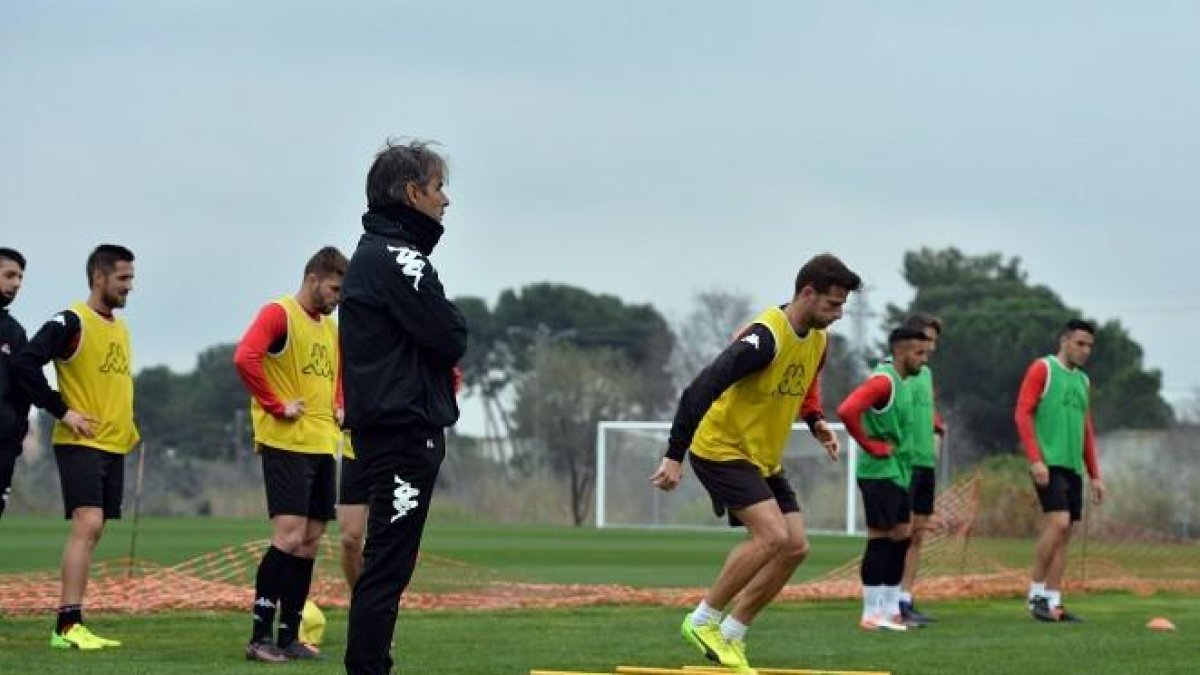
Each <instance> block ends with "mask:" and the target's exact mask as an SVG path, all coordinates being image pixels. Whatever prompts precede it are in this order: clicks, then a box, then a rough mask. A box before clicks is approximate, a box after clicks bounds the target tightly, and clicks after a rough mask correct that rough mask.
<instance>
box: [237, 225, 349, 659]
mask: <svg viewBox="0 0 1200 675" xmlns="http://www.w3.org/2000/svg"><path fill="white" fill-rule="evenodd" d="M345 273H346V257H345V256H344V255H342V254H341V252H340V251H338V250H337V249H336V248H334V247H332V246H327V247H325V248H322V249H321V250H319V251H317V253H316V254H315V255H313V257H312V258H311V259H310V260H309V261H308V264H306V265H305V266H304V278H303V281H302V282H301V285H300V290H298V291H297V292H296V293H295V294H294V295H289V296H284V297H282V298H279V299H277V300H274V301H272V302H270V303H268V304H267V305H265V306H264V307H263V308H262V310H260V311H259V313H258V316H257V317H256V318H255V319H254V323H252V324H251V325H250V327H249V328H248V329H247V330H246V334H245V336H243V337H242V340H241V342H240V343H238V346H237V350H236V351H235V352H234V355H233V362H234V365H235V366H236V367H237V372H238V375H239V376H241V378H242V382H243V383H245V385H246V388H247V389H248V390H249V391H250V394H251V399H250V417H251V420H252V422H253V425H254V443H255V448H256V449H257V450H258V453H259V456H260V457H262V467H263V480H264V482H265V483H266V492H267V513H268V515H269V516H270V518H271V528H272V532H271V546H270V548H268V549H267V552H266V554H265V555H264V556H263V558H262V561H261V562H260V563H259V566H258V572H257V574H256V576H255V581H254V606H253V608H252V616H253V627H252V630H251V633H250V642H249V643H248V644H247V645H246V658H247V659H248V660H251V661H264V662H269V663H279V662H283V661H287V660H288V659H311V658H316V657H317V655H318V652H317V649H316V648H315V647H314V646H312V645H308V644H305V643H304V642H302V641H300V640H299V639H298V634H299V630H300V621H301V612H302V611H303V609H304V602H305V600H307V598H308V589H309V586H310V585H311V583H312V573H313V563H314V560H315V558H316V555H317V545H318V544H319V543H320V539H321V535H322V534H324V533H325V524H326V522H328V521H330V520H333V518H334V501H335V499H336V488H337V485H336V476H335V473H336V466H335V463H334V459H333V455H334V451H335V450H336V448H337V445H338V441H339V438H340V436H341V430H340V429H339V427H338V422H339V420H340V418H341V410H340V408H341V403H340V401H339V400H338V396H337V392H338V391H339V388H338V365H337V364H338V335H337V324H336V323H335V322H334V320H333V318H332V317H331V316H330V314H332V313H333V311H334V310H335V309H337V306H338V302H339V300H340V299H341V292H342V277H343V276H345ZM277 607H278V609H279V614H280V616H279V632H278V639H277V640H275V639H272V637H271V634H272V631H273V629H274V623H275V610H276V608H277Z"/></svg>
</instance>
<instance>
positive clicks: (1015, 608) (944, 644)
mask: <svg viewBox="0 0 1200 675" xmlns="http://www.w3.org/2000/svg"><path fill="white" fill-rule="evenodd" d="M929 609H930V610H936V613H937V615H938V617H939V619H941V620H940V621H939V622H938V624H937V625H936V626H934V627H931V628H928V629H924V630H921V631H916V632H913V633H910V634H905V635H896V634H886V635H879V634H867V633H862V632H860V631H859V630H858V629H857V628H856V620H857V612H858V609H857V607H856V606H855V605H854V604H853V603H846V602H822V603H812V604H804V605H798V604H792V605H781V606H777V607H774V608H771V609H770V610H768V611H767V612H766V613H765V614H764V615H763V616H762V618H761V619H760V621H759V622H758V623H757V624H756V625H755V627H754V629H753V631H752V632H751V634H750V647H751V656H752V658H753V662H754V663H757V664H759V665H762V666H775V667H803V668H828V669H864V670H891V671H892V672H893V673H896V674H898V675H907V674H910V673H911V674H914V675H915V674H917V673H921V674H929V673H932V674H937V673H946V674H947V675H949V674H954V675H960V674H963V673H978V674H981V675H984V674H989V673H996V674H1007V673H1021V674H1022V675H1038V674H1042V673H1045V674H1052V673H1087V674H1088V675H1106V674H1112V675H1117V674H1120V675H1127V674H1130V673H1155V674H1158V675H1166V674H1171V673H1180V674H1182V673H1194V672H1196V663H1197V656H1198V654H1197V651H1198V650H1200V647H1198V644H1197V640H1196V638H1195V631H1197V630H1200V603H1198V602H1197V601H1196V600H1195V599H1193V598H1181V597H1177V596H1174V597H1172V596H1155V597H1152V598H1135V597H1131V596H1124V595H1104V596H1089V597H1084V598H1078V599H1074V600H1073V609H1074V610H1076V611H1078V612H1080V613H1081V614H1083V615H1084V616H1086V618H1087V619H1088V622H1087V623H1085V624H1080V625H1049V624H1039V623H1036V622H1034V621H1032V620H1031V619H1029V618H1028V617H1026V616H1024V614H1023V612H1022V611H1021V606H1020V603H1019V601H986V602H985V601H979V602H955V603H941V604H937V605H930V607H929ZM1156 614H1164V615H1167V616H1170V617H1171V618H1172V619H1173V620H1174V621H1175V622H1176V624H1177V625H1178V626H1179V628H1180V631H1179V632H1178V633H1155V632H1152V631H1149V630H1146V629H1145V628H1143V627H1142V625H1143V624H1144V623H1145V621H1146V619H1147V618H1148V617H1149V616H1151V615H1156ZM681 617H682V612H681V611H680V610H678V609H670V608H645V607H635V608H619V607H599V608H589V609H580V610H549V611H511V612H492V613H480V614H464V613H459V612H402V613H401V619H400V623H399V625H398V629H397V648H396V654H397V655H398V656H397V658H398V660H399V661H400V665H401V666H402V668H401V671H400V672H403V673H454V674H462V675H487V674H491V673H495V674H496V675H499V674H501V673H511V674H515V673H526V672H528V671H529V670H530V669H531V668H548V669H566V670H570V669H575V670H591V671H604V670H606V669H609V668H612V667H613V666H616V665H618V664H621V665H646V666H669V667H676V666H678V665H681V664H684V663H699V659H698V658H697V655H696V654H695V653H694V652H693V651H692V648H691V647H690V646H688V645H685V644H684V643H683V642H682V641H681V640H680V639H679V637H678V624H679V620H680V618H681ZM328 619H329V629H328V633H327V640H326V643H325V645H324V650H325V653H326V655H327V656H326V659H325V660H324V661H323V662H321V663H312V664H292V665H290V666H288V668H287V669H288V671H289V672H304V673H311V674H313V675H317V674H332V673H341V672H343V671H342V668H341V663H340V660H341V655H342V649H343V646H344V632H345V616H344V614H342V613H330V615H329V617H328ZM91 623H92V626H93V628H94V629H95V630H97V631H98V632H100V633H101V634H103V635H109V636H112V637H117V638H120V639H123V640H125V642H126V647H124V648H122V649H119V650H110V651H102V652H97V653H80V652H60V651H51V650H50V649H49V648H48V647H46V639H47V637H48V632H49V629H50V626H49V619H48V618H38V619H17V620H6V621H5V626H4V630H3V631H0V672H4V673H10V672H11V673H29V674H31V675H33V674H39V673H45V674H48V675H61V674H62V673H88V674H89V675H91V674H95V675H110V674H111V675H116V674H121V675H130V674H134V675H136V674H142V673H145V674H147V675H160V674H164V673H165V674H171V675H176V674H178V675H182V674H184V673H197V674H201V673H203V674H206V675H207V674H210V673H214V672H219V673H222V674H225V673H228V674H237V673H247V674H249V673H262V672H264V670H267V669H270V666H263V665H262V664H250V663H246V662H245V661H243V660H242V656H241V647H242V645H243V644H244V640H245V638H246V635H247V632H248V630H249V623H250V622H249V620H248V618H247V617H246V616H244V615H231V614H167V615H158V616H151V617H128V616H115V615H108V616H101V617H96V618H95V619H94V620H93V621H92V622H91Z"/></svg>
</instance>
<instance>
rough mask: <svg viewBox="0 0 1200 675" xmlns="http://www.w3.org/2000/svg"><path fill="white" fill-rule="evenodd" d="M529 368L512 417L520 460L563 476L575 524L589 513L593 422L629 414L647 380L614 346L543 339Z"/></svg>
mask: <svg viewBox="0 0 1200 675" xmlns="http://www.w3.org/2000/svg"><path fill="white" fill-rule="evenodd" d="M533 362H534V368H533V370H532V371H531V372H530V374H529V376H528V377H526V378H523V379H522V380H521V381H519V382H518V383H517V385H516V388H517V404H516V418H517V421H518V425H519V427H520V429H521V432H522V435H523V436H526V437H527V438H528V439H529V440H530V443H528V444H524V446H523V448H522V450H521V451H522V453H523V454H524V455H525V456H524V457H523V458H522V460H523V462H524V463H525V464H526V465H529V466H535V465H536V466H544V467H546V468H549V469H550V471H551V472H552V473H553V474H554V475H555V476H559V477H561V478H563V479H565V480H566V481H567V486H568V488H569V494H570V500H571V517H572V519H573V522H574V523H575V525H576V526H578V525H582V524H583V523H584V522H585V521H586V520H587V518H588V516H589V514H590V505H591V503H592V495H593V490H594V488H595V480H596V447H595V435H596V425H597V423H599V422H600V421H602V420H619V419H628V418H629V417H630V416H631V415H633V414H636V412H637V411H638V409H639V403H638V401H639V399H640V398H642V397H643V394H642V390H643V389H644V388H645V387H646V386H648V384H649V383H647V382H646V381H645V378H643V377H641V376H640V375H639V374H638V373H637V372H636V371H635V370H634V369H633V367H632V366H630V364H629V362H628V360H627V359H625V358H624V357H623V356H621V355H620V354H619V353H618V352H615V351H613V350H594V349H593V350H585V349H579V348H577V347H573V346H571V345H569V344H565V343H558V344H547V345H545V346H544V347H542V348H540V349H538V350H537V351H536V352H535V353H534V354H533Z"/></svg>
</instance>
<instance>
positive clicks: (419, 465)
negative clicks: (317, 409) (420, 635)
mask: <svg viewBox="0 0 1200 675" xmlns="http://www.w3.org/2000/svg"><path fill="white" fill-rule="evenodd" d="M446 175H447V174H446V162H445V160H444V159H443V158H442V157H441V156H440V155H439V154H438V153H436V152H434V151H433V150H432V149H430V147H429V143H427V142H423V141H412V142H408V143H405V144H394V143H389V144H388V145H387V147H386V148H384V150H382V151H381V152H380V153H379V154H378V155H376V157H375V162H374V164H373V165H372V166H371V170H370V172H369V173H368V174H367V203H368V209H367V213H366V214H365V215H364V216H363V219H362V222H363V230H365V231H364V233H363V235H362V238H361V239H359V242H358V248H357V249H355V251H354V255H353V256H352V257H351V259H350V265H349V268H348V269H347V271H346V279H345V283H344V285H343V289H342V290H343V300H342V307H341V317H340V318H341V342H342V359H343V380H342V384H343V387H344V390H345V391H344V395H345V404H346V413H345V415H346V417H345V425H346V427H347V428H349V429H350V430H351V436H352V439H353V442H354V447H355V451H356V453H357V455H358V460H357V461H360V462H363V463H364V464H363V469H364V471H365V472H366V475H367V481H368V484H369V486H370V502H369V506H368V512H369V517H368V521H367V541H366V546H365V548H364V551H363V570H362V576H361V577H360V578H359V580H358V583H356V584H355V585H354V592H353V594H352V595H351V599H350V627H349V633H348V635H347V639H346V659H345V663H346V672H347V673H349V674H350V675H384V674H386V673H388V672H389V671H390V670H391V667H392V658H391V654H390V653H389V649H388V645H389V643H390V642H391V639H392V631H393V630H394V628H395V624H396V614H397V609H398V605H399V600H400V594H401V593H402V592H403V591H404V589H405V587H406V586H407V585H408V582H409V580H410V579H411V578H412V574H413V569H414V567H415V566H416V562H417V550H418V548H419V546H420V542H421V533H422V530H424V528H425V518H426V516H427V515H428V513H429V501H430V497H431V496H432V492H433V486H434V483H435V481H436V480H437V474H438V469H439V467H440V466H441V464H442V459H443V458H444V457H445V455H446V439H445V429H446V427H448V426H450V425H452V424H454V423H455V422H456V421H457V420H458V404H457V403H456V401H455V398H454V384H453V375H452V373H453V369H454V367H455V365H456V364H457V363H458V361H459V359H460V358H462V355H463V353H464V352H465V351H466V347H467V325H466V321H465V320H464V318H463V315H462V313H461V312H459V310H458V308H457V307H455V306H454V304H453V303H451V302H450V301H449V300H447V299H446V295H445V292H444V291H443V290H442V283H441V281H440V280H439V279H438V275H437V272H436V271H435V270H434V269H433V265H432V264H431V263H430V262H429V255H430V254H431V253H433V249H434V247H435V246H436V245H437V243H438V240H439V239H441V236H442V233H443V231H444V230H443V228H442V215H443V213H444V212H445V210H446V206H448V205H449V204H450V200H449V198H447V197H446V193H445V192H444V191H443V186H444V184H445V180H446Z"/></svg>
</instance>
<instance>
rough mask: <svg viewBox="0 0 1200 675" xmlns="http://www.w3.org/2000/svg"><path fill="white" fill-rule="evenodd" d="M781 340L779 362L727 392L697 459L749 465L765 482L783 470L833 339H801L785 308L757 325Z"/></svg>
mask: <svg viewBox="0 0 1200 675" xmlns="http://www.w3.org/2000/svg"><path fill="white" fill-rule="evenodd" d="M754 323H761V324H763V325H764V326H766V327H767V328H768V329H770V331H771V335H772V336H773V337H774V338H775V356H774V358H772V360H771V363H770V364H769V365H768V366H767V367H766V368H764V369H762V370H760V371H758V372H756V373H753V374H751V375H749V376H747V377H745V378H743V379H742V380H740V381H738V382H737V383H735V384H734V385H733V386H732V387H730V388H729V389H726V390H725V392H724V393H722V394H721V396H720V397H719V398H718V399H717V400H716V401H715V402H713V405H712V407H711V408H709V409H708V412H707V413H706V414H705V415H704V419H703V420H701V421H700V426H699V428H698V429H697V430H696V435H695V437H693V439H692V447H691V452H692V454H694V455H696V456H697V457H700V458H702V459H707V460H711V461H716V462H727V461H732V460H739V459H740V460H746V461H749V462H751V463H753V464H754V465H755V466H757V467H758V469H759V471H761V472H762V474H763V475H764V476H770V475H773V474H777V473H779V472H780V471H781V470H782V469H783V464H782V462H783V449H784V448H785V447H786V446H787V440H788V436H789V435H790V434H791V429H792V423H793V422H794V421H795V419H796V414H797V412H798V411H799V410H800V404H801V403H802V402H803V401H804V396H805V395H806V394H807V393H808V389H809V387H811V386H812V383H813V378H814V377H816V374H817V368H818V367H819V366H820V364H821V356H822V355H823V354H824V353H825V343H826V340H827V336H826V333H825V331H824V330H817V329H812V330H809V331H808V333H807V334H806V335H804V337H801V336H799V335H797V334H796V331H795V330H794V329H793V328H792V325H791V324H790V323H789V322H788V320H787V316H786V315H785V314H784V313H783V310H782V309H780V308H779V307H772V308H770V309H768V310H766V311H764V312H763V313H762V314H759V315H758V317H757V318H755V319H754Z"/></svg>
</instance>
